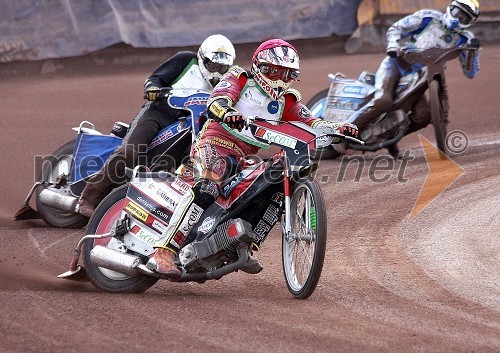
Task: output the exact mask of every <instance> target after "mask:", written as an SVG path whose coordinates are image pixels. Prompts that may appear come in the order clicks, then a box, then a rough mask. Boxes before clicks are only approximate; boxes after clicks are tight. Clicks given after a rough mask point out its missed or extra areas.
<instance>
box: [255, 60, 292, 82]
mask: <svg viewBox="0 0 500 353" xmlns="http://www.w3.org/2000/svg"><path fill="white" fill-rule="evenodd" d="M259 69H260V72H261V73H262V74H263V75H264V76H266V77H267V78H269V79H270V80H273V81H274V80H282V81H283V82H290V81H296V80H297V79H298V78H299V75H300V71H299V70H293V69H289V68H286V67H281V66H274V65H268V64H261V65H260V66H259Z"/></svg>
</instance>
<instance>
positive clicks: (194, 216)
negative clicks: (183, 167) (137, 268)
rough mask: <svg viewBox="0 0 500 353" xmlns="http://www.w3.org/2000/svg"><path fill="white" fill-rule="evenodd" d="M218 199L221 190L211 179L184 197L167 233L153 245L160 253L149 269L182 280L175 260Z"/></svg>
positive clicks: (153, 258)
mask: <svg viewBox="0 0 500 353" xmlns="http://www.w3.org/2000/svg"><path fill="white" fill-rule="evenodd" d="M218 196H219V187H218V185H217V183H216V182H215V181H213V180H210V179H201V180H200V181H198V182H197V183H196V184H195V185H194V186H193V188H192V189H191V190H190V191H189V192H188V193H186V194H185V195H184V196H182V198H181V199H180V200H179V203H178V204H177V206H176V208H175V211H174V213H173V215H172V218H171V219H170V222H169V224H168V227H167V229H165V231H164V232H163V234H162V236H161V238H160V239H159V240H158V241H157V242H156V244H154V247H155V248H156V249H157V250H156V252H155V254H154V256H153V257H152V258H151V259H150V260H149V261H148V263H147V264H146V267H148V268H149V269H151V270H154V271H156V272H158V273H161V274H164V275H166V276H167V277H170V278H176V277H180V275H181V272H180V271H179V269H178V268H177V266H176V265H175V264H174V257H175V255H176V254H177V253H178V251H179V249H180V248H181V247H182V246H183V245H184V242H185V240H186V237H187V236H188V234H189V232H190V231H191V229H192V228H193V227H194V226H195V225H196V224H197V223H198V221H199V220H200V219H201V216H202V214H203V212H204V211H205V210H206V209H207V208H208V207H209V206H210V205H211V204H213V203H214V201H215V200H216V199H217V197H218ZM176 270H177V271H176Z"/></svg>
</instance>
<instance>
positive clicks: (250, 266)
mask: <svg viewBox="0 0 500 353" xmlns="http://www.w3.org/2000/svg"><path fill="white" fill-rule="evenodd" d="M262 269H263V267H262V265H261V264H260V262H259V260H257V259H256V258H253V257H250V258H249V259H248V261H247V263H246V264H245V266H243V267H242V268H241V270H242V271H243V272H245V273H248V274H251V275H256V274H257V273H259V272H260V271H262Z"/></svg>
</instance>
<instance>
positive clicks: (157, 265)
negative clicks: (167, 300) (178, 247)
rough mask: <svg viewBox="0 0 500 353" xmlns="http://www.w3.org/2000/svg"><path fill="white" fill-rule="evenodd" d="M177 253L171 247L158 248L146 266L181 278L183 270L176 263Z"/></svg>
mask: <svg viewBox="0 0 500 353" xmlns="http://www.w3.org/2000/svg"><path fill="white" fill-rule="evenodd" d="M175 255H176V253H175V252H174V251H173V250H171V249H169V248H158V249H156V251H155V254H154V256H153V257H152V258H151V259H149V261H148V263H147V264H146V267H147V268H149V269H150V270H153V271H156V272H158V273H161V274H163V275H165V276H167V277H168V278H171V279H179V278H180V277H181V271H180V270H179V269H178V268H177V266H176V265H175V263H174V259H175Z"/></svg>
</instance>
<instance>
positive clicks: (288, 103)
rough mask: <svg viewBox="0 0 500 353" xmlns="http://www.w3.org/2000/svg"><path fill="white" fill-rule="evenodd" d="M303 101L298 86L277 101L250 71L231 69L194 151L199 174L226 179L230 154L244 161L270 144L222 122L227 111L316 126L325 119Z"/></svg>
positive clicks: (209, 108) (219, 87) (218, 88)
mask: <svg viewBox="0 0 500 353" xmlns="http://www.w3.org/2000/svg"><path fill="white" fill-rule="evenodd" d="M300 100H301V95H300V93H299V92H298V91H297V90H294V89H289V90H288V91H286V92H285V94H284V95H283V96H282V97H280V98H279V99H278V100H274V99H272V98H270V97H269V95H267V94H266V93H265V92H264V91H263V90H262V89H261V87H260V86H259V85H257V84H256V82H255V80H254V79H253V78H252V75H251V73H250V72H248V71H247V70H245V69H243V68H241V67H239V66H234V67H233V68H231V70H229V72H228V73H227V74H226V75H225V76H224V77H223V78H222V80H221V81H220V82H219V84H218V85H217V86H215V88H214V90H213V92H212V94H211V96H210V98H209V100H208V103H207V113H208V118H209V120H208V121H207V122H206V123H205V125H204V127H203V129H202V130H201V131H200V133H199V135H198V139H197V142H196V144H194V145H193V148H192V150H191V156H192V158H193V162H194V167H195V173H197V176H198V177H204V175H203V174H204V173H206V171H209V172H212V173H213V174H215V175H216V176H218V177H219V178H220V180H219V181H221V180H224V178H225V177H227V173H228V166H227V159H226V157H227V156H234V157H236V159H237V160H238V161H240V160H241V159H242V158H243V157H245V156H248V155H252V154H255V153H257V152H258V151H259V149H260V148H267V147H269V145H267V144H265V143H262V142H260V141H257V140H256V139H254V138H253V136H251V134H250V133H249V131H245V130H242V131H237V130H233V129H231V128H230V127H229V126H227V125H226V124H225V123H222V118H223V117H224V115H225V114H226V113H228V112H234V111H237V112H239V113H241V114H242V115H243V116H245V117H248V116H259V117H261V118H266V119H268V120H271V121H276V122H279V121H301V122H304V123H306V124H307V125H310V126H312V127H315V125H317V124H318V123H319V122H322V121H323V120H321V119H316V118H314V117H313V116H312V115H311V112H310V111H309V109H308V108H307V107H306V106H305V105H304V104H302V103H301V102H300ZM213 174H212V176H213Z"/></svg>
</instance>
